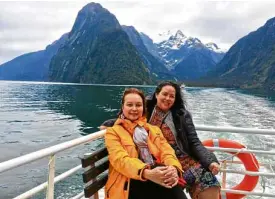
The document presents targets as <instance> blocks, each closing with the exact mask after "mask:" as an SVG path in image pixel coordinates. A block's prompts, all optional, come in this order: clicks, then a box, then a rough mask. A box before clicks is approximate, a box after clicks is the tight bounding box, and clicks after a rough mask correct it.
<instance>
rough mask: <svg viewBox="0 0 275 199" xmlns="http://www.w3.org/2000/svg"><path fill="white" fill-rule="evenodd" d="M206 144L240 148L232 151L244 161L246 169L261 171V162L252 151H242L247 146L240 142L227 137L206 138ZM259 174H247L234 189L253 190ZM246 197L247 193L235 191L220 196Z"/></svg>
mask: <svg viewBox="0 0 275 199" xmlns="http://www.w3.org/2000/svg"><path fill="white" fill-rule="evenodd" d="M202 143H203V145H204V146H208V147H221V148H232V149H240V150H239V151H238V152H237V153H234V152H228V153H231V154H232V155H234V156H237V157H238V158H239V159H240V160H241V162H242V163H243V165H244V167H245V169H246V171H252V172H258V171H259V163H258V161H257V159H256V157H255V156H254V154H251V153H240V152H241V151H242V150H244V149H245V148H246V147H245V146H244V145H242V144H240V143H238V142H235V141H232V140H225V139H214V140H205V141H203V142H202ZM258 180H259V176H249V175H245V176H244V178H243V180H242V181H241V182H240V183H239V184H238V185H236V186H234V187H232V188H231V189H233V190H242V191H252V190H253V189H254V188H255V187H256V185H257V184H258ZM243 197H245V195H241V194H234V193H226V194H222V195H221V196H220V198H221V199H241V198H243Z"/></svg>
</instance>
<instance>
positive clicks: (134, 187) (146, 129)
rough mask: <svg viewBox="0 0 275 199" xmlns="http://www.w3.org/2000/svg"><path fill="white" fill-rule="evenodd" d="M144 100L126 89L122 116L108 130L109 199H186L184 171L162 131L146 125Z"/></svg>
mask: <svg viewBox="0 0 275 199" xmlns="http://www.w3.org/2000/svg"><path fill="white" fill-rule="evenodd" d="M145 107H146V106H145V97H144V95H143V93H142V92H141V91H140V90H138V89H135V88H130V89H126V90H125V91H124V94H123V97H122V107H121V111H120V116H119V118H118V119H117V121H116V122H115V125H114V126H113V127H111V128H107V131H106V135H105V144H106V147H107V149H108V153H109V161H110V167H109V178H108V181H107V183H106V186H105V198H107V199H147V198H148V199H153V198H157V199H170V198H172V199H186V196H185V194H184V192H183V191H182V189H181V188H180V187H179V186H178V180H179V175H181V173H182V167H181V164H180V163H179V161H178V160H177V158H176V155H175V153H174V150H173V149H172V148H171V146H170V145H169V144H168V143H167V141H166V139H165V138H164V137H163V135H162V133H161V131H160V129H159V128H158V127H156V126H152V125H150V124H148V123H147V122H146V118H145V114H146V110H145Z"/></svg>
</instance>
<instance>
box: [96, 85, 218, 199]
mask: <svg viewBox="0 0 275 199" xmlns="http://www.w3.org/2000/svg"><path fill="white" fill-rule="evenodd" d="M147 113H148V115H147V119H148V121H149V123H150V124H153V125H156V126H158V127H160V129H161V130H162V133H163V135H164V137H165V138H166V139H167V141H168V143H169V144H170V145H171V146H172V147H173V149H174V150H175V152H176V155H177V158H178V159H179V161H180V162H181V165H182V167H183V170H184V174H183V177H184V180H185V181H186V182H187V184H186V189H187V192H189V194H190V196H191V197H192V198H193V199H210V198H211V199H218V198H219V191H220V184H219V182H218V180H217V178H216V177H215V175H216V174H217V173H218V171H219V163H218V160H217V158H216V156H215V155H214V154H213V153H212V152H209V151H208V150H207V149H206V148H205V147H204V146H203V145H202V143H201V141H200V140H199V138H198V135H197V133H196V130H195V126H194V124H193V121H192V117H191V115H190V113H189V112H188V111H187V110H186V109H185V104H184V101H183V98H182V95H181V90H180V87H179V85H177V84H176V83H173V82H170V81H165V82H162V83H160V84H159V85H158V86H157V88H156V90H155V92H154V94H153V95H152V96H151V98H147ZM104 126H112V121H111V120H108V121H106V122H104V123H103V124H102V126H101V129H103V128H102V127H104Z"/></svg>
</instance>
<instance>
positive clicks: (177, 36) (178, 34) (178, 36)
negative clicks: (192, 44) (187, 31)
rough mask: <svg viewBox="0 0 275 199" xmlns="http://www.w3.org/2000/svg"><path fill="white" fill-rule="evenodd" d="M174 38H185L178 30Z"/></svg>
mask: <svg viewBox="0 0 275 199" xmlns="http://www.w3.org/2000/svg"><path fill="white" fill-rule="evenodd" d="M175 37H176V38H186V36H185V35H184V34H183V33H182V32H181V31H180V30H178V31H177V32H176V34H175Z"/></svg>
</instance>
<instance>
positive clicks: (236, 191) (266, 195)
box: [221, 189, 275, 198]
mask: <svg viewBox="0 0 275 199" xmlns="http://www.w3.org/2000/svg"><path fill="white" fill-rule="evenodd" d="M221 192H226V193H235V194H242V195H253V196H265V197H271V198H274V197H275V194H269V193H261V192H250V191H242V190H233V189H221Z"/></svg>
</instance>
